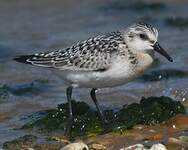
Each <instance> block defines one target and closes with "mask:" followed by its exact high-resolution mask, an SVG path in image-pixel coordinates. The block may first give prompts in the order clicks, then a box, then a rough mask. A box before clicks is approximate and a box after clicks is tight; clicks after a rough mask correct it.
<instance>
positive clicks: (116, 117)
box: [23, 96, 186, 136]
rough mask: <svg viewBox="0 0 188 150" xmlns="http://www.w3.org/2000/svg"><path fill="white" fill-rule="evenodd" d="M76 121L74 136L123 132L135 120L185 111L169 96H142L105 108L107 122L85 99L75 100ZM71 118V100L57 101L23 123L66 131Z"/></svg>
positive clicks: (156, 119)
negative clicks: (56, 104)
mask: <svg viewBox="0 0 188 150" xmlns="http://www.w3.org/2000/svg"><path fill="white" fill-rule="evenodd" d="M72 105H73V114H74V123H73V126H72V136H83V135H90V134H101V133H104V132H107V131H114V132H122V131H124V130H126V129H129V128H131V127H133V126H134V125H136V124H149V125H151V124H155V123H161V122H165V121H167V120H168V119H169V118H171V117H173V116H175V115H176V114H179V113H182V114H185V113H186V111H185V108H184V106H183V105H181V103H180V102H178V101H174V100H172V99H171V98H169V97H164V96H162V97H149V98H142V99H141V101H140V103H133V104H130V105H126V106H124V107H123V108H121V109H120V110H118V111H116V112H114V111H113V110H106V111H104V114H105V116H106V118H107V120H108V124H107V125H106V126H104V124H103V122H102V121H101V120H100V118H99V117H98V114H97V112H96V111H95V110H93V109H92V108H91V107H89V105H88V104H86V103H84V102H76V101H72ZM67 119H68V104H67V103H66V104H61V105H58V107H57V109H53V110H49V111H48V112H47V115H46V116H45V117H43V118H41V119H39V120H37V121H34V122H32V123H28V124H26V125H24V126H23V128H24V129H27V128H37V129H40V130H41V131H45V132H53V131H58V130H61V131H64V129H65V127H66V123H67Z"/></svg>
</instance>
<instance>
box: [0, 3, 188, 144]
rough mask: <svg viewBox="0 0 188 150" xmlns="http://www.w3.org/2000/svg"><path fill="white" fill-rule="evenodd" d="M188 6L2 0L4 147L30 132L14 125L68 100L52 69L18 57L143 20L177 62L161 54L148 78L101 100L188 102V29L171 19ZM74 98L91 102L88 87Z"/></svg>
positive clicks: (108, 103)
mask: <svg viewBox="0 0 188 150" xmlns="http://www.w3.org/2000/svg"><path fill="white" fill-rule="evenodd" d="M139 6H140V5H139ZM187 6H188V1H181V2H180V1H178V0H177V1H176V0H174V1H170V0H169V1H165V3H164V2H162V3H160V5H159V6H155V7H151V6H143V7H138V6H137V1H135V2H134V1H132V2H131V3H128V1H123V0H120V1H115V0H114V1H113V0H110V1H108V0H105V1H100V0H79V1H73V0H64V1H59V0H53V1H51V0H38V1H29V0H15V1H7V0H0V139H1V140H0V145H1V144H2V143H3V142H4V141H7V140H11V139H13V138H15V137H17V136H20V135H23V134H25V133H24V131H19V130H13V129H15V128H19V127H20V126H21V125H23V124H24V123H25V122H27V121H28V120H29V119H30V118H32V113H33V112H36V111H38V110H45V109H49V108H55V107H56V106H57V104H60V103H62V102H65V100H66V99H65V95H64V91H65V85H64V84H63V81H61V80H60V79H59V78H58V77H57V76H55V75H54V74H53V72H51V71H50V70H47V69H45V68H44V69H43V68H39V67H33V66H29V65H24V64H19V63H16V62H14V61H12V58H13V57H14V56H16V55H21V54H32V53H35V52H40V51H41V52H43V51H49V50H50V49H58V48H63V47H67V46H70V45H71V44H73V43H75V42H77V41H79V40H84V39H86V38H88V37H91V36H95V35H97V34H103V33H106V32H110V31H116V30H118V29H124V28H126V27H127V26H128V25H130V24H131V23H134V22H136V21H139V20H146V21H148V22H150V23H152V24H154V25H155V26H156V27H157V28H158V29H159V42H160V43H161V45H163V47H164V48H165V49H167V51H168V52H169V54H170V55H171V56H172V57H173V58H174V62H173V63H170V62H168V61H167V60H166V59H164V58H163V57H161V56H159V55H158V54H156V57H157V58H159V59H158V60H157V61H156V63H155V65H154V66H153V68H151V69H150V70H149V71H148V72H146V75H147V77H148V76H149V77H148V78H140V79H137V80H135V81H133V82H130V83H129V84H127V85H124V86H121V87H117V88H113V89H102V90H100V91H99V92H98V98H99V99H100V104H101V105H103V106H104V107H113V108H116V107H118V106H120V105H122V104H126V103H131V102H133V101H139V100H140V98H141V97H142V96H151V95H156V96H160V95H167V96H171V97H173V98H176V99H177V100H182V101H184V100H187V99H188V94H187V90H188V51H187V50H188V28H187V26H185V27H181V28H180V27H178V26H171V25H170V24H169V23H168V22H167V18H172V17H183V18H187V19H188V13H187V11H188V10H187ZM153 71H155V72H154V73H151V72H153ZM74 98H75V99H76V100H82V101H85V102H88V103H89V104H92V102H91V100H90V98H89V90H88V89H76V90H75V91H74ZM39 115H41V114H39ZM36 116H37V115H35V117H36Z"/></svg>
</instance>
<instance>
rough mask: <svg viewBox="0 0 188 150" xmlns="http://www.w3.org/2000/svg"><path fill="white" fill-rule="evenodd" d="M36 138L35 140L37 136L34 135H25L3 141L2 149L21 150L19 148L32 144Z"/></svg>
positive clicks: (28, 146)
mask: <svg viewBox="0 0 188 150" xmlns="http://www.w3.org/2000/svg"><path fill="white" fill-rule="evenodd" d="M36 140H37V137H36V136H34V135H25V136H23V137H20V138H18V139H15V140H13V141H10V142H5V143H4V144H3V149H6V150H21V149H26V148H30V147H32V146H33V145H34V143H35V142H36Z"/></svg>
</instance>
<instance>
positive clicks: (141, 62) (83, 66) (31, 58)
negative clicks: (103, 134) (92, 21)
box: [14, 23, 172, 129]
mask: <svg viewBox="0 0 188 150" xmlns="http://www.w3.org/2000/svg"><path fill="white" fill-rule="evenodd" d="M157 39H158V31H157V29H156V28H154V27H153V26H151V25H148V24H146V23H137V24H134V25H132V26H130V27H129V28H127V29H125V30H124V31H118V32H111V33H108V34H105V35H101V36H97V37H94V38H90V39H88V40H85V41H83V42H79V43H77V44H75V45H73V46H71V47H68V48H65V49H60V50H56V51H52V52H47V53H37V54H34V55H25V56H19V57H16V58H15V59H14V60H16V61H18V62H22V63H27V64H32V65H35V66H41V67H48V68H52V71H54V72H56V73H58V75H59V76H60V77H61V78H62V80H64V81H65V82H66V83H67V84H68V88H67V91H66V93H67V99H68V103H69V113H70V118H69V125H71V124H72V107H71V95H72V89H73V88H74V87H86V88H92V90H91V93H90V94H91V98H92V100H93V101H94V103H95V105H96V107H97V110H98V112H99V114H100V116H101V118H102V119H103V120H105V119H104V116H103V113H102V111H101V109H100V108H99V105H98V101H97V99H96V95H95V90H96V89H97V88H105V87H113V86H118V85H122V84H125V83H127V82H129V81H131V80H133V79H134V78H136V77H137V76H139V75H141V74H143V73H144V71H145V70H146V69H148V68H149V67H150V65H151V64H152V62H153V59H154V52H158V53H160V54H161V55H163V56H164V57H166V58H167V59H168V60H169V61H172V58H171V57H170V56H169V55H168V54H167V52H166V51H165V50H164V49H163V48H162V47H161V46H160V45H159V43H158V42H157ZM68 129H69V128H68Z"/></svg>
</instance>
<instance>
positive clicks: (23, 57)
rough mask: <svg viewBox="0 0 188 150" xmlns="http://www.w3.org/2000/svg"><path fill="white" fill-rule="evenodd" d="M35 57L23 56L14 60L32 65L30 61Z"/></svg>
mask: <svg viewBox="0 0 188 150" xmlns="http://www.w3.org/2000/svg"><path fill="white" fill-rule="evenodd" d="M33 57H34V55H21V56H16V57H15V58H13V60H15V61H17V62H20V63H24V64H31V61H28V60H30V59H31V58H33Z"/></svg>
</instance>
